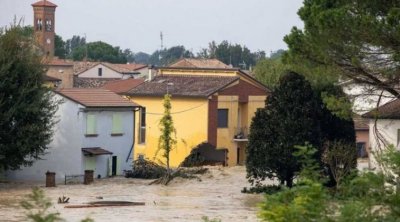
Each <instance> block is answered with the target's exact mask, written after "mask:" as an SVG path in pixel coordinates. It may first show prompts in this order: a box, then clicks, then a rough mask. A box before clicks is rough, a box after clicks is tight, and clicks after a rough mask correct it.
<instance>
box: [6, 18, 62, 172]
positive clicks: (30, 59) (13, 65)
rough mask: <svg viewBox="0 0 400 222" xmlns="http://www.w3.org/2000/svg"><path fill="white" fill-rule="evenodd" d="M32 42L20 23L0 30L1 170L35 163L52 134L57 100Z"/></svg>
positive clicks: (44, 150) (32, 39)
mask: <svg viewBox="0 0 400 222" xmlns="http://www.w3.org/2000/svg"><path fill="white" fill-rule="evenodd" d="M33 42H34V38H32V37H31V36H30V37H29V36H28V37H27V36H26V35H24V29H23V28H22V27H20V26H19V25H14V26H12V27H11V28H9V29H5V30H2V31H0V78H1V81H0V170H7V169H18V168H19V167H20V166H21V165H24V166H25V165H30V164H32V163H33V162H34V161H35V160H36V159H38V158H40V156H41V155H43V154H44V153H45V152H46V150H47V145H48V144H49V142H50V141H51V138H52V133H53V132H52V127H53V125H54V123H55V122H54V118H53V115H54V114H55V112H56V109H57V102H55V101H54V100H53V97H52V95H51V93H50V92H49V90H48V89H47V88H46V87H44V86H43V81H42V79H43V76H44V75H45V69H44V66H43V65H42V64H41V59H42V58H41V57H40V56H39V50H38V48H37V47H34V44H33Z"/></svg>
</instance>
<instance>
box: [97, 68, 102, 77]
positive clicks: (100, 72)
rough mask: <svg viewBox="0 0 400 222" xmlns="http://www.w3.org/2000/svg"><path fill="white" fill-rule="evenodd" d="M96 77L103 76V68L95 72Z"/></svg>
mask: <svg viewBox="0 0 400 222" xmlns="http://www.w3.org/2000/svg"><path fill="white" fill-rule="evenodd" d="M97 75H98V76H102V75H103V68H99V69H98V70H97Z"/></svg>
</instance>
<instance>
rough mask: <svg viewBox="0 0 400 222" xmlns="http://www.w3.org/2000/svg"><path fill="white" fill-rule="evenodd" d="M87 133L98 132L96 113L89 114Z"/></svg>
mask: <svg viewBox="0 0 400 222" xmlns="http://www.w3.org/2000/svg"><path fill="white" fill-rule="evenodd" d="M86 134H96V115H94V114H88V115H87V118H86Z"/></svg>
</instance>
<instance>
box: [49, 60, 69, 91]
mask: <svg viewBox="0 0 400 222" xmlns="http://www.w3.org/2000/svg"><path fill="white" fill-rule="evenodd" d="M47 68H48V69H47V72H46V74H47V75H48V76H51V77H54V78H58V79H61V84H60V86H59V87H58V88H72V87H73V84H74V82H73V79H74V70H73V66H52V65H50V66H48V67H47Z"/></svg>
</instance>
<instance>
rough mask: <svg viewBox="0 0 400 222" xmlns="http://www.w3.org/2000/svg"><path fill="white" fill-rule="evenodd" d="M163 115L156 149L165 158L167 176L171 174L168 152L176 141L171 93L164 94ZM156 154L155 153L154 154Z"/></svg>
mask: <svg viewBox="0 0 400 222" xmlns="http://www.w3.org/2000/svg"><path fill="white" fill-rule="evenodd" d="M163 103H164V115H163V117H162V118H161V120H160V132H161V135H160V138H159V139H158V150H157V153H158V152H159V151H162V152H163V153H162V157H164V159H165V165H166V167H167V174H168V175H167V176H170V175H171V169H170V153H171V150H173V149H174V147H175V145H176V143H177V141H176V139H175V137H176V136H175V135H176V130H175V128H174V121H173V120H172V115H171V95H170V94H165V96H164V102H163ZM156 156H157V154H156Z"/></svg>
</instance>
